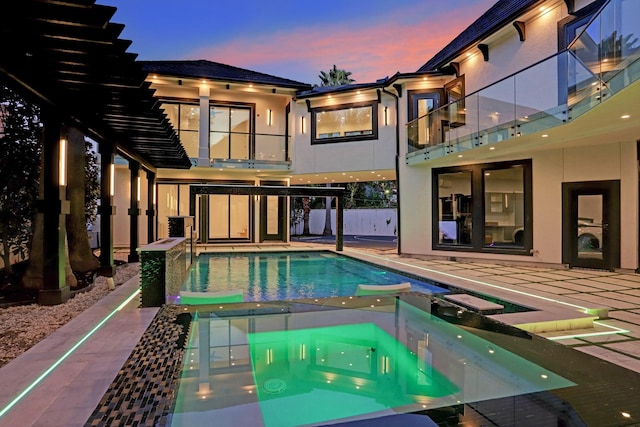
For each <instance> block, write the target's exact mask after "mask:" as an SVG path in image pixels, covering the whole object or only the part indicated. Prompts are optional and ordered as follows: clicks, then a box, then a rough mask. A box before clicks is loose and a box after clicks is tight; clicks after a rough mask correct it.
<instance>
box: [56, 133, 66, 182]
mask: <svg viewBox="0 0 640 427" xmlns="http://www.w3.org/2000/svg"><path fill="white" fill-rule="evenodd" d="M58 185H67V140H66V139H64V138H63V139H61V140H60V158H59V159H58Z"/></svg>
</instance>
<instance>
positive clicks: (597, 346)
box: [0, 243, 640, 427]
mask: <svg viewBox="0 0 640 427" xmlns="http://www.w3.org/2000/svg"><path fill="white" fill-rule="evenodd" d="M208 249H211V250H213V249H214V248H213V247H210V248H208ZM289 249H296V250H305V249H309V250H313V249H324V250H326V249H329V247H328V246H326V245H317V244H311V243H310V244H306V243H297V244H291V245H282V244H281V245H269V246H252V245H236V246H224V247H216V248H215V250H216V251H224V252H228V251H270V250H289ZM344 253H345V254H346V255H350V256H353V257H356V258H360V259H364V260H368V261H372V262H375V263H377V264H381V265H385V266H388V267H392V268H394V269H398V270H403V271H406V272H409V273H413V274H417V275H420V276H423V277H425V278H428V279H432V280H436V281H438V282H441V283H446V284H449V285H453V286H456V287H459V288H463V289H469V290H472V291H474V292H477V293H482V294H488V295H492V296H495V297H498V298H500V299H502V300H505V301H513V302H517V303H518V304H521V305H526V306H530V307H534V308H536V309H537V310H538V311H534V312H527V313H515V314H499V315H493V316H492V317H494V318H496V319H499V320H501V321H504V322H506V323H510V324H514V325H520V326H521V327H523V328H524V329H528V330H530V331H533V332H534V333H538V334H539V335H542V336H545V337H548V338H551V339H555V340H557V341H558V342H561V343H563V344H565V345H567V346H571V347H574V348H576V349H577V350H580V351H583V352H585V353H588V354H591V355H594V356H596V357H600V358H602V359H605V360H608V361H610V362H613V363H616V364H618V365H620V366H623V367H625V368H627V369H630V370H633V371H636V372H640V275H638V274H634V273H631V272H607V271H591V270H562V269H554V268H544V267H532V266H526V267H524V266H506V265H499V264H493V263H487V262H478V263H475V262H474V263H470V262H455V261H447V260H426V259H417V258H412V257H400V256H398V255H397V254H396V253H395V250H384V249H382V250H380V249H371V248H358V249H354V248H345V251H344ZM137 287H138V278H134V279H133V280H130V281H129V282H127V283H125V284H123V285H121V286H119V287H118V288H117V289H116V290H115V291H113V292H112V293H111V294H109V295H108V296H106V297H105V298H103V299H102V300H101V301H100V302H98V303H96V304H95V305H94V306H93V307H91V308H90V309H88V310H87V311H85V312H84V313H82V314H81V315H80V316H78V317H76V318H75V319H73V320H72V321H71V322H69V323H68V324H66V325H65V326H63V327H62V328H60V329H59V330H58V331H56V332H55V333H54V334H52V335H50V336H49V337H48V338H47V339H45V340H43V341H42V342H40V343H39V344H38V345H36V346H34V347H33V348H31V349H30V350H29V351H27V352H25V353H24V354H23V355H22V356H20V357H18V358H17V359H15V360H14V361H13V362H11V363H10V364H8V365H6V366H5V367H3V368H2V369H0V384H2V385H3V387H1V388H0V427H3V426H48V427H51V426H82V425H84V423H85V422H86V420H87V419H88V418H89V416H90V415H91V413H92V411H93V410H94V409H95V407H96V405H97V404H98V402H99V401H100V399H101V398H102V396H103V395H104V393H105V392H106V390H107V388H108V386H109V385H110V383H111V382H112V380H113V379H114V378H115V377H116V375H117V373H118V371H119V370H120V368H121V366H122V364H123V363H124V362H125V361H126V359H127V357H128V356H129V354H130V353H131V351H132V349H133V348H134V347H135V345H136V343H137V342H138V340H139V339H140V336H141V335H142V333H143V332H144V330H145V329H146V328H147V326H148V325H149V323H150V322H151V320H152V319H153V317H154V316H155V314H156V312H157V309H150V308H145V309H140V308H138V305H139V304H138V301H139V300H138V298H137V297H134V298H133V299H132V300H130V302H128V303H126V304H124V305H123V303H124V302H125V301H126V300H127V299H128V298H130V297H131V295H133V294H134V292H135V291H136V289H137ZM118 307H120V309H119V310H117V311H114V310H116V309H117V308H118ZM111 313H113V315H112V316H111V317H110V318H109V319H108V320H107V321H104V322H103V319H104V318H105V317H106V316H108V315H110V314H111ZM594 313H598V314H601V315H604V314H603V313H606V314H607V315H608V318H607V319H604V320H597V321H596V322H595V323H593V324H591V323H590V322H592V321H593V319H595V318H596V317H597V316H596V315H595V314H594ZM576 319H578V320H576ZM584 319H587V320H586V323H576V322H578V321H580V322H582V321H583V320H584ZM101 322H103V324H102V325H101V326H100V327H99V328H96V326H97V325H99V324H100V323H101ZM572 322H573V323H572ZM94 329H96V330H95V331H94V332H93V334H92V335H91V336H90V337H88V338H86V339H85V340H84V341H83V342H82V343H81V345H79V346H77V348H75V350H74V351H72V352H70V350H71V349H72V348H74V347H75V346H76V345H77V343H78V342H79V341H80V340H81V339H82V338H83V337H84V336H86V335H87V334H88V333H90V332H91V331H92V330H94ZM68 353H70V354H68ZM64 356H66V358H65V359H64V360H63V361H59V359H60V358H61V357H64ZM54 364H57V365H55V367H54V368H53V369H51V367H52V366H53V365H54ZM47 371H50V372H47ZM44 373H47V375H46V376H44V378H42V380H41V381H40V382H39V383H38V384H36V385H35V386H33V387H32V389H30V391H28V392H26V393H25V390H26V389H27V388H28V387H30V385H31V384H33V383H34V381H36V380H38V379H39V378H40V377H42V376H43V374H44ZM22 393H24V394H25V395H24V397H23V398H22V399H21V400H19V401H18V402H17V403H15V404H12V401H13V400H14V399H15V398H16V397H17V396H19V395H21V394H22ZM8 405H10V406H9V407H8Z"/></svg>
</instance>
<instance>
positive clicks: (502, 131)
mask: <svg viewBox="0 0 640 427" xmlns="http://www.w3.org/2000/svg"><path fill="white" fill-rule="evenodd" d="M639 13H640V2H635V1H634V2H632V1H625V0H610V1H609V2H607V3H606V4H605V5H604V6H603V7H602V8H601V9H600V11H599V13H598V14H596V15H595V16H594V18H593V19H592V20H591V21H590V23H589V24H588V25H587V26H586V27H585V29H584V30H583V31H582V33H580V34H579V35H578V37H576V39H575V40H574V41H573V42H572V43H571V45H570V46H569V47H568V48H567V49H566V50H564V51H562V52H560V53H558V54H556V55H554V56H552V57H549V58H546V59H544V60H542V61H540V62H538V63H536V64H534V65H532V66H530V67H528V68H526V69H524V70H521V71H519V72H517V73H515V74H513V75H511V76H509V77H506V78H504V79H502V80H500V81H498V82H496V83H494V84H492V85H490V86H487V87H485V88H483V89H481V90H479V91H477V92H475V93H473V94H471V95H468V96H466V97H464V98H462V99H460V100H458V101H456V102H453V103H450V104H447V105H445V106H443V107H441V108H439V109H437V110H434V111H432V112H430V113H429V114H427V115H424V116H422V117H419V118H418V119H416V120H413V121H411V122H409V123H407V159H408V160H412V159H414V158H415V159H416V160H418V159H419V160H427V159H431V158H436V157H441V156H444V155H447V154H452V153H458V152H461V151H465V150H470V149H473V148H476V147H479V146H484V145H488V144H492V143H497V142H500V141H504V140H507V139H510V138H517V137H520V136H523V135H527V134H531V133H535V132H539V131H542V130H545V129H549V128H552V127H555V126H559V125H562V124H564V123H566V122H568V121H570V120H574V119H576V118H577V117H579V116H580V115H582V114H584V113H585V112H586V111H589V110H590V109H591V108H593V107H595V106H596V105H598V104H599V103H601V102H602V101H603V100H605V99H608V97H610V96H611V95H613V94H615V93H617V92H619V91H621V90H622V89H624V88H625V87H627V86H629V85H630V84H631V83H633V82H635V81H636V80H638V78H640V61H638V58H639V57H640V44H639V43H638V38H637V37H636V36H635V34H638V35H639V36H640V22H639V21H638V20H637V19H636V18H635V17H637V16H639V15H638V14H639Z"/></svg>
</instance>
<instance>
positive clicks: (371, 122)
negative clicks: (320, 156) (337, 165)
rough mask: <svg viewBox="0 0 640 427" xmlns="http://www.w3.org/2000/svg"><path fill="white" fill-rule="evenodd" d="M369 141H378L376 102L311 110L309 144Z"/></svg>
mask: <svg viewBox="0 0 640 427" xmlns="http://www.w3.org/2000/svg"><path fill="white" fill-rule="evenodd" d="M369 139H378V103H377V101H371V102H366V103H357V104H342V105H337V106H331V107H319V108H313V109H312V110H311V144H327V143H334V142H347V141H362V140H369Z"/></svg>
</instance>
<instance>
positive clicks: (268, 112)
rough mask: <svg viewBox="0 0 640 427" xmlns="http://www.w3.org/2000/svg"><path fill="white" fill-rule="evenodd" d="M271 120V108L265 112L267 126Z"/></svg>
mask: <svg viewBox="0 0 640 427" xmlns="http://www.w3.org/2000/svg"><path fill="white" fill-rule="evenodd" d="M272 120H273V111H272V110H271V108H269V109H268V110H267V125H268V126H271V123H272Z"/></svg>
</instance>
